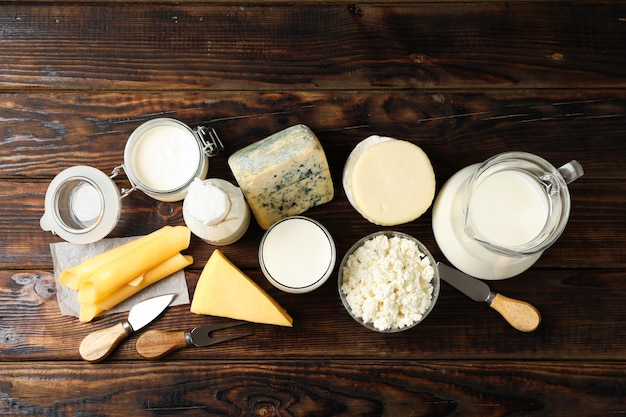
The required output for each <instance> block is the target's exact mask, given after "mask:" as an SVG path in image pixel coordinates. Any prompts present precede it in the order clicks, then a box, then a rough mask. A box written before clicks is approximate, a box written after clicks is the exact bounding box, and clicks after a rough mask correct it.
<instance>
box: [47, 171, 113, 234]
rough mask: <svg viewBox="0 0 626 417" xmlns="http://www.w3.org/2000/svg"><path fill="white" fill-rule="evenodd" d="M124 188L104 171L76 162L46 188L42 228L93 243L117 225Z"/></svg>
mask: <svg viewBox="0 0 626 417" xmlns="http://www.w3.org/2000/svg"><path fill="white" fill-rule="evenodd" d="M120 213H121V196H120V192H119V190H118V188H117V186H116V185H115V183H114V182H113V180H112V179H111V178H110V177H109V176H107V175H106V174H105V173H104V172H102V171H100V170H98V169H96V168H93V167H89V166H82V165H79V166H74V167H71V168H68V169H66V170H64V171H62V172H61V173H59V174H58V175H57V176H56V177H54V179H53V180H52V182H51V183H50V185H49V186H48V190H47V191H46V197H45V210H44V214H43V216H42V217H41V219H40V222H39V223H40V225H41V228H42V229H43V230H45V231H50V232H52V233H53V234H55V235H58V236H60V237H61V238H63V239H64V240H66V241H68V242H71V243H80V244H85V243H92V242H95V241H98V240H100V239H102V238H104V237H105V236H107V235H108V234H109V233H110V232H111V231H112V230H113V228H115V226H116V224H117V222H118V220H119V217H120Z"/></svg>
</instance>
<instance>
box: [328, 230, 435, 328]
mask: <svg viewBox="0 0 626 417" xmlns="http://www.w3.org/2000/svg"><path fill="white" fill-rule="evenodd" d="M434 272H435V271H434V266H433V265H432V264H431V262H430V260H429V258H428V257H427V256H426V255H425V254H424V253H422V252H421V251H420V250H419V247H418V246H417V244H416V243H415V242H414V241H412V240H410V239H407V238H404V237H400V236H392V237H388V236H386V235H384V234H381V235H378V236H375V237H373V238H371V239H369V240H366V241H365V242H364V243H363V244H362V245H361V246H359V247H358V248H357V249H356V250H355V251H354V252H353V253H352V254H351V255H349V257H348V259H347V261H346V262H345V265H344V266H343V283H342V285H341V288H340V290H341V291H342V292H343V293H344V294H345V300H346V302H347V303H348V306H349V308H350V310H351V313H352V314H353V315H354V316H355V317H358V318H360V319H361V320H362V321H363V322H364V323H369V324H372V325H373V326H374V327H375V328H376V329H378V330H381V331H385V330H393V329H402V328H404V327H409V326H411V325H413V324H414V323H415V322H418V321H420V320H421V319H422V317H423V315H424V314H425V313H426V312H427V310H428V308H429V307H430V305H431V303H432V300H433V291H434V286H433V277H434Z"/></svg>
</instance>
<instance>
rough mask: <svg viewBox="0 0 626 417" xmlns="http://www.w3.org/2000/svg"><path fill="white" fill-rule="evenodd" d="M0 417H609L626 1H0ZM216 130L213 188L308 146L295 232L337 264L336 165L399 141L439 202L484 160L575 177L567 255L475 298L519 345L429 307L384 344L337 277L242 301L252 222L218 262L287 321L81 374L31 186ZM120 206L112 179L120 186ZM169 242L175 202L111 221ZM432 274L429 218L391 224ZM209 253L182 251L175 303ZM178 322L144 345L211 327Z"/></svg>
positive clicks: (252, 250) (73, 330)
mask: <svg viewBox="0 0 626 417" xmlns="http://www.w3.org/2000/svg"><path fill="white" fill-rule="evenodd" d="M0 51H1V52H0V140H1V146H0V166H1V167H2V168H1V170H0V241H1V242H2V250H1V251H0V252H1V253H0V415H12V414H13V415H28V416H96V415H97V416H120V415H125V416H143V415H185V416H193V415H210V416H214V415H249V416H251V415H253V416H271V415H281V416H451V415H455V416H530V415H532V416H574V415H577V416H578V415H580V416H608V415H621V414H624V413H626V399H625V398H626V349H624V347H625V345H626V331H624V326H623V323H624V319H625V318H626V260H625V257H624V247H625V246H626V210H625V207H626V170H625V169H624V159H625V158H626V138H625V136H626V3H624V2H620V1H608V2H593V1H591V2H579V1H574V2H572V1H550V2H548V1H508V2H500V1H482V2H476V3H472V2H458V3H457V2H451V1H441V2H439V3H437V2H434V3H433V2H420V1H413V2H386V1H377V2H370V1H367V2H362V3H347V2H331V3H326V2H316V1H306V2H288V1H284V2H283V1H274V2H271V3H270V2H268V3H267V4H264V2H254V3H253V4H250V3H249V2H243V1H242V2H239V1H233V2H230V3H229V2H219V3H214V2H209V1H206V2H202V1H200V2H195V1H194V2H186V1H183V2H178V3H176V4H174V3H171V2H136V3H127V2H114V1H111V2H98V3H92V2H64V3H57V2H36V3H30V2H11V1H8V2H2V3H1V4H0ZM156 117H172V118H175V119H178V120H180V121H183V122H184V123H187V124H189V125H191V126H196V125H208V126H212V127H214V128H215V129H217V130H218V131H219V133H220V135H221V137H222V139H223V141H224V143H225V145H226V151H225V153H224V154H223V155H221V156H218V157H216V158H213V159H212V160H211V166H210V169H209V170H210V176H212V177H218V178H224V179H227V180H231V181H232V180H233V177H232V174H231V172H230V171H229V169H228V166H227V164H226V158H227V156H228V155H230V154H231V153H232V152H234V151H235V150H237V149H240V148H241V147H243V146H245V145H247V144H250V143H252V142H254V141H257V140H259V139H262V138H264V137H266V136H268V135H269V134H271V133H274V132H277V131H279V130H281V129H283V128H286V127H288V126H291V125H294V124H297V123H304V124H306V125H308V126H309V127H310V128H311V129H313V130H314V131H315V132H316V133H317V135H318V137H319V138H320V140H321V142H322V144H323V146H324V148H325V150H326V153H327V155H328V159H329V162H330V164H331V170H332V175H333V180H334V183H335V192H336V195H335V198H334V200H333V201H332V202H330V203H328V204H326V205H323V206H320V207H317V208H315V209H312V210H310V211H308V212H307V213H306V215H307V216H309V217H311V218H314V219H316V220H319V221H321V222H322V223H323V224H324V225H325V226H326V227H327V228H328V229H329V230H330V232H331V233H332V235H333V237H334V239H335V242H336V245H337V250H338V254H339V256H340V257H341V256H343V254H344V253H345V251H346V250H347V249H348V248H349V247H350V246H351V245H352V244H353V243H354V242H355V241H356V240H357V239H358V238H360V237H362V236H364V235H366V234H368V233H371V232H374V231H377V230H380V229H381V228H380V227H378V226H375V225H373V224H371V223H368V222H367V221H365V220H364V219H363V218H361V216H359V215H358V214H357V213H356V212H355V211H354V210H353V209H352V207H351V206H350V205H349V204H348V202H347V200H346V198H345V195H344V192H343V189H342V187H341V174H342V168H343V164H344V162H345V160H346V158H347V156H348V154H349V152H350V151H351V150H352V148H353V147H354V146H355V144H357V143H358V142H359V141H360V140H362V139H364V138H365V137H367V136H369V135H372V134H382V135H388V136H392V137H396V138H399V139H405V140H409V141H411V142H413V143H415V144H417V145H419V146H421V147H422V148H423V149H424V150H425V151H426V152H427V153H428V155H429V156H430V158H431V160H432V163H433V165H434V168H435V173H436V176H437V183H438V190H439V189H440V187H441V186H442V185H443V184H444V182H445V181H446V180H447V179H448V178H449V177H450V176H451V175H452V174H454V173H455V172H457V171H458V170H459V169H461V168H463V167H465V166H467V165H469V164H472V163H475V162H480V161H483V160H485V159H486V158H488V157H490V156H492V155H494V154H496V153H499V152H504V151H511V150H523V151H528V152H532V153H536V154H538V155H540V156H542V157H544V158H546V159H547V160H549V161H551V162H552V163H553V164H555V165H557V166H558V165H561V164H564V163H566V162H568V161H569V160H571V159H577V160H578V161H580V163H581V164H582V165H583V167H584V168H585V170H586V173H585V176H584V177H583V178H581V179H580V180H578V181H576V182H575V183H574V184H572V186H571V194H572V202H573V208H572V213H571V218H570V222H569V225H568V227H567V229H566V230H565V233H564V234H563V235H562V237H561V238H560V240H559V241H558V242H557V243H556V244H555V245H554V246H553V247H552V248H550V249H549V250H548V251H547V252H545V254H544V255H543V256H542V257H541V259H540V260H539V262H537V263H536V264H535V265H534V266H533V267H532V268H531V269H530V270H528V271H526V272H524V273H523V274H522V275H520V276H518V277H515V278H512V279H508V280H502V281H495V282H492V288H493V289H495V290H497V291H500V292H502V293H504V294H506V295H509V296H511V297H517V298H521V299H524V300H527V301H529V302H531V303H532V304H534V305H535V306H536V307H537V308H538V309H539V310H540V311H541V313H542V316H543V321H542V324H541V326H540V328H539V329H538V330H537V331H535V332H533V333H522V332H518V331H516V330H514V329H513V328H511V327H510V326H509V325H508V324H507V323H506V322H505V321H504V320H503V319H502V318H501V317H500V316H499V315H498V314H497V313H496V312H495V311H493V310H491V309H490V308H489V307H487V305H485V304H479V303H474V302H473V301H471V300H470V299H468V298H466V297H465V296H463V295H462V294H460V293H459V292H457V291H455V290H454V289H452V288H451V287H450V286H448V285H447V284H443V285H442V290H441V294H440V296H439V300H438V302H437V305H436V308H435V310H434V311H433V313H432V314H431V315H430V316H429V317H428V318H427V319H426V320H425V321H424V322H423V323H422V324H420V325H419V326H418V327H416V328H414V329H412V330H410V331H407V332H403V333H397V334H378V333H375V332H372V331H369V330H367V329H365V328H363V327H361V326H359V325H358V324H357V323H356V322H354V321H353V320H352V319H351V318H350V317H349V316H348V314H347V313H346V312H345V310H344V308H343V307H342V305H341V302H340V300H339V297H338V294H337V289H336V270H335V273H334V274H333V276H332V278H331V279H330V280H329V281H328V282H327V283H326V284H325V285H324V286H322V287H321V288H320V289H318V290H317V291H315V292H313V293H310V294H305V295H291V294H287V293H283V292H280V291H278V290H276V289H274V288H273V287H271V286H270V284H269V283H268V282H267V281H266V280H265V279H264V278H263V276H262V274H261V272H260V270H259V265H258V261H257V248H258V244H259V241H260V239H261V236H262V233H263V231H262V230H261V229H260V228H259V227H258V225H256V224H253V225H252V226H251V227H250V229H249V230H248V232H247V234H246V235H245V237H244V238H243V239H242V240H241V241H239V242H237V243H236V244H234V245H231V246H227V247H224V248H223V251H224V253H225V254H226V256H228V257H229V258H230V259H231V260H232V261H233V262H234V263H235V264H237V265H238V266H240V267H241V268H242V269H243V270H244V271H245V272H246V273H247V274H248V275H249V276H251V277H252V278H253V279H254V280H255V281H256V282H257V283H259V284H260V285H261V286H262V287H263V288H265V289H266V290H267V291H268V292H269V293H270V294H271V295H272V296H274V298H275V299H276V300H277V301H278V302H279V303H281V304H282V305H283V306H284V307H285V308H286V309H287V311H289V313H290V314H291V315H292V316H293V318H294V327H293V328H281V327H276V326H268V325H255V326H253V327H252V328H253V331H254V334H253V335H252V336H249V337H246V338H243V339H239V340H236V341H233V342H229V343H225V344H222V345H217V346H215V347H212V348H207V349H189V350H184V351H180V352H177V353H175V354H173V355H171V356H169V357H168V358H166V359H163V360H159V361H146V360H143V359H141V358H140V357H139V356H138V355H137V353H136V351H135V350H134V342H135V340H136V337H137V335H133V336H131V337H130V338H129V339H128V340H126V341H125V342H124V343H122V344H121V345H120V346H119V348H118V349H117V350H116V351H115V353H114V354H113V355H112V356H111V357H109V359H107V360H106V361H104V362H102V363H99V364H90V363H87V362H84V361H82V360H81V358H80V355H79V353H78V345H79V343H80V341H81V339H82V338H83V337H84V336H85V335H86V334H87V333H89V332H91V331H93V330H95V329H100V328H104V327H107V326H109V325H111V324H113V323H115V322H117V321H118V320H120V319H121V318H122V317H124V316H123V315H114V316H106V317H103V318H100V319H97V320H95V321H94V322H92V323H87V324H85V323H79V322H78V320H77V319H75V318H73V317H68V316H62V315H61V314H60V312H59V308H58V305H57V300H56V295H55V287H54V277H53V274H52V258H51V254H50V248H49V244H50V243H53V242H58V241H60V239H59V238H56V237H54V236H52V235H51V234H50V233H47V232H44V231H42V230H41V229H40V227H39V218H40V217H41V215H42V213H43V205H44V195H45V192H46V189H47V187H48V184H49V183H50V181H51V180H52V178H53V177H54V176H55V175H56V174H58V173H59V172H60V171H61V170H63V169H65V168H68V167H70V166H73V165H91V166H93V167H96V168H98V169H100V170H102V171H104V172H110V171H111V170H112V169H113V168H114V167H116V166H117V165H119V164H121V163H122V161H123V148H124V145H125V142H126V140H127V139H128V136H129V135H130V133H131V132H132V131H133V130H134V129H135V128H136V127H137V126H138V125H140V124H141V123H142V122H144V121H146V120H149V119H152V118H156ZM116 181H117V182H118V183H119V185H120V187H123V186H126V185H127V183H126V181H125V178H124V177H120V178H117V179H116ZM166 224H171V225H177V224H183V218H182V214H181V204H180V203H162V202H157V201H156V200H153V199H151V198H149V197H147V196H146V195H144V194H142V193H141V192H134V193H132V194H131V195H130V196H129V197H128V198H126V199H125V200H124V203H123V212H122V216H121V219H120V222H119V224H118V225H117V227H116V228H115V229H114V231H113V232H112V233H111V235H110V236H111V237H123V236H132V235H141V234H146V233H148V232H150V231H152V230H156V229H157V228H160V227H161V226H163V225H166ZM394 229H396V230H400V231H404V232H407V233H409V234H412V235H413V236H415V237H417V238H418V239H420V240H421V241H422V242H424V243H425V244H426V245H427V246H428V247H429V248H431V250H432V252H433V254H434V256H435V258H437V259H438V260H444V257H443V255H442V253H441V251H440V250H439V248H438V247H437V245H436V242H435V240H434V237H433V233H432V229H431V211H429V212H427V213H426V214H425V215H424V216H422V217H421V218H419V219H418V220H416V221H414V222H411V223H409V224H405V225H402V226H398V227H395V228H394ZM213 249H214V247H212V246H210V245H208V244H206V243H204V242H202V241H200V240H199V239H197V238H194V239H193V241H192V244H191V247H190V249H189V250H188V251H186V253H189V254H191V255H193V256H194V258H195V262H194V264H193V265H192V266H191V267H189V268H188V269H187V270H186V277H187V282H188V286H189V291H190V294H193V290H194V288H195V285H196V282H197V279H198V275H199V272H200V270H201V268H202V267H203V265H204V263H205V262H206V260H207V259H208V257H209V256H210V254H211V253H212V251H213ZM210 320H212V318H210V317H206V318H203V317H199V316H196V315H193V314H191V313H190V312H189V309H188V306H176V307H173V308H170V309H168V310H167V312H166V313H165V314H164V316H163V317H162V318H161V319H159V320H158V321H157V322H155V323H154V324H153V325H151V328H152V329H164V330H167V329H173V328H174V329H176V328H181V327H192V326H195V325H198V324H200V323H203V322H205V321H210Z"/></svg>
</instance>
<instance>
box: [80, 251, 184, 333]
mask: <svg viewBox="0 0 626 417" xmlns="http://www.w3.org/2000/svg"><path fill="white" fill-rule="evenodd" d="M192 263H193V258H192V257H191V256H188V255H181V254H180V253H178V254H176V255H174V256H172V257H171V258H169V259H166V260H165V261H163V262H162V263H160V264H159V265H157V266H155V267H154V268H152V269H150V270H148V271H146V272H145V273H144V274H143V278H144V279H143V280H142V281H141V284H139V285H136V286H133V285H129V284H127V285H124V286H123V287H121V288H120V289H118V290H117V291H115V292H114V293H113V294H111V295H110V296H108V297H106V298H104V299H102V300H101V301H98V302H97V303H84V304H81V305H80V316H79V320H80V321H82V322H88V321H91V320H93V318H94V317H96V316H98V315H99V314H100V313H102V312H103V311H106V310H110V309H112V308H113V307H115V306H116V305H118V304H119V303H121V302H122V301H124V300H126V299H127V298H130V297H131V296H132V295H135V294H136V293H138V292H139V291H141V290H143V289H144V288H146V287H147V286H149V285H152V284H154V283H155V282H157V281H160V280H162V279H163V278H165V277H168V276H170V275H172V274H173V273H174V272H177V271H180V270H181V269H183V268H184V267H186V266H189V265H191V264H192Z"/></svg>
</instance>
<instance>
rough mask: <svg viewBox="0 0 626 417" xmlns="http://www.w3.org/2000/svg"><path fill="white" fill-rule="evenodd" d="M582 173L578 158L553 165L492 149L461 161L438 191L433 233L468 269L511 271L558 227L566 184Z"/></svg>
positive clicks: (566, 201) (486, 273) (563, 221)
mask: <svg viewBox="0 0 626 417" xmlns="http://www.w3.org/2000/svg"><path fill="white" fill-rule="evenodd" d="M582 175H583V169H582V167H581V165H580V164H579V163H578V162H577V161H571V162H569V163H567V164H565V165H563V166H562V167H560V168H558V169H557V168H555V167H554V166H553V165H551V164H550V163H549V162H548V161H546V160H545V159H543V158H541V157H539V156H537V155H534V154H530V153H526V152H507V153H503V154H499V155H496V156H494V157H492V158H490V159H488V160H487V161H485V162H483V163H482V164H475V165H472V166H469V167H467V168H464V169H463V170H461V171H459V172H458V173H457V174H455V175H454V176H453V177H452V178H450V180H449V181H448V182H447V183H446V184H445V185H444V187H443V188H442V190H441V192H440V193H439V196H438V197H437V201H436V202H435V205H434V207H433V231H434V233H435V239H436V240H437V243H438V244H439V246H440V248H441V250H442V252H443V253H444V255H445V256H446V257H447V258H448V260H449V261H450V262H451V263H452V264H454V265H455V266H456V267H457V268H458V269H460V270H462V271H464V272H466V273H467V274H470V275H473V276H475V277H478V278H483V279H504V278H510V277H512V276H515V275H518V274H520V273H521V272H523V271H525V270H526V269H528V268H529V267H530V266H532V265H533V264H534V263H535V262H536V261H537V259H539V257H540V256H541V254H542V253H543V251H545V250H546V249H547V248H548V247H550V245H552V244H553V243H554V242H555V241H556V240H557V239H558V238H559V236H561V234H562V233H563V230H564V229H565V226H566V225H567V221H568V218H569V213H570V206H571V201H570V194H569V190H568V186H567V184H569V183H571V182H572V181H574V180H576V179H577V178H579V177H580V176H582Z"/></svg>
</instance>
